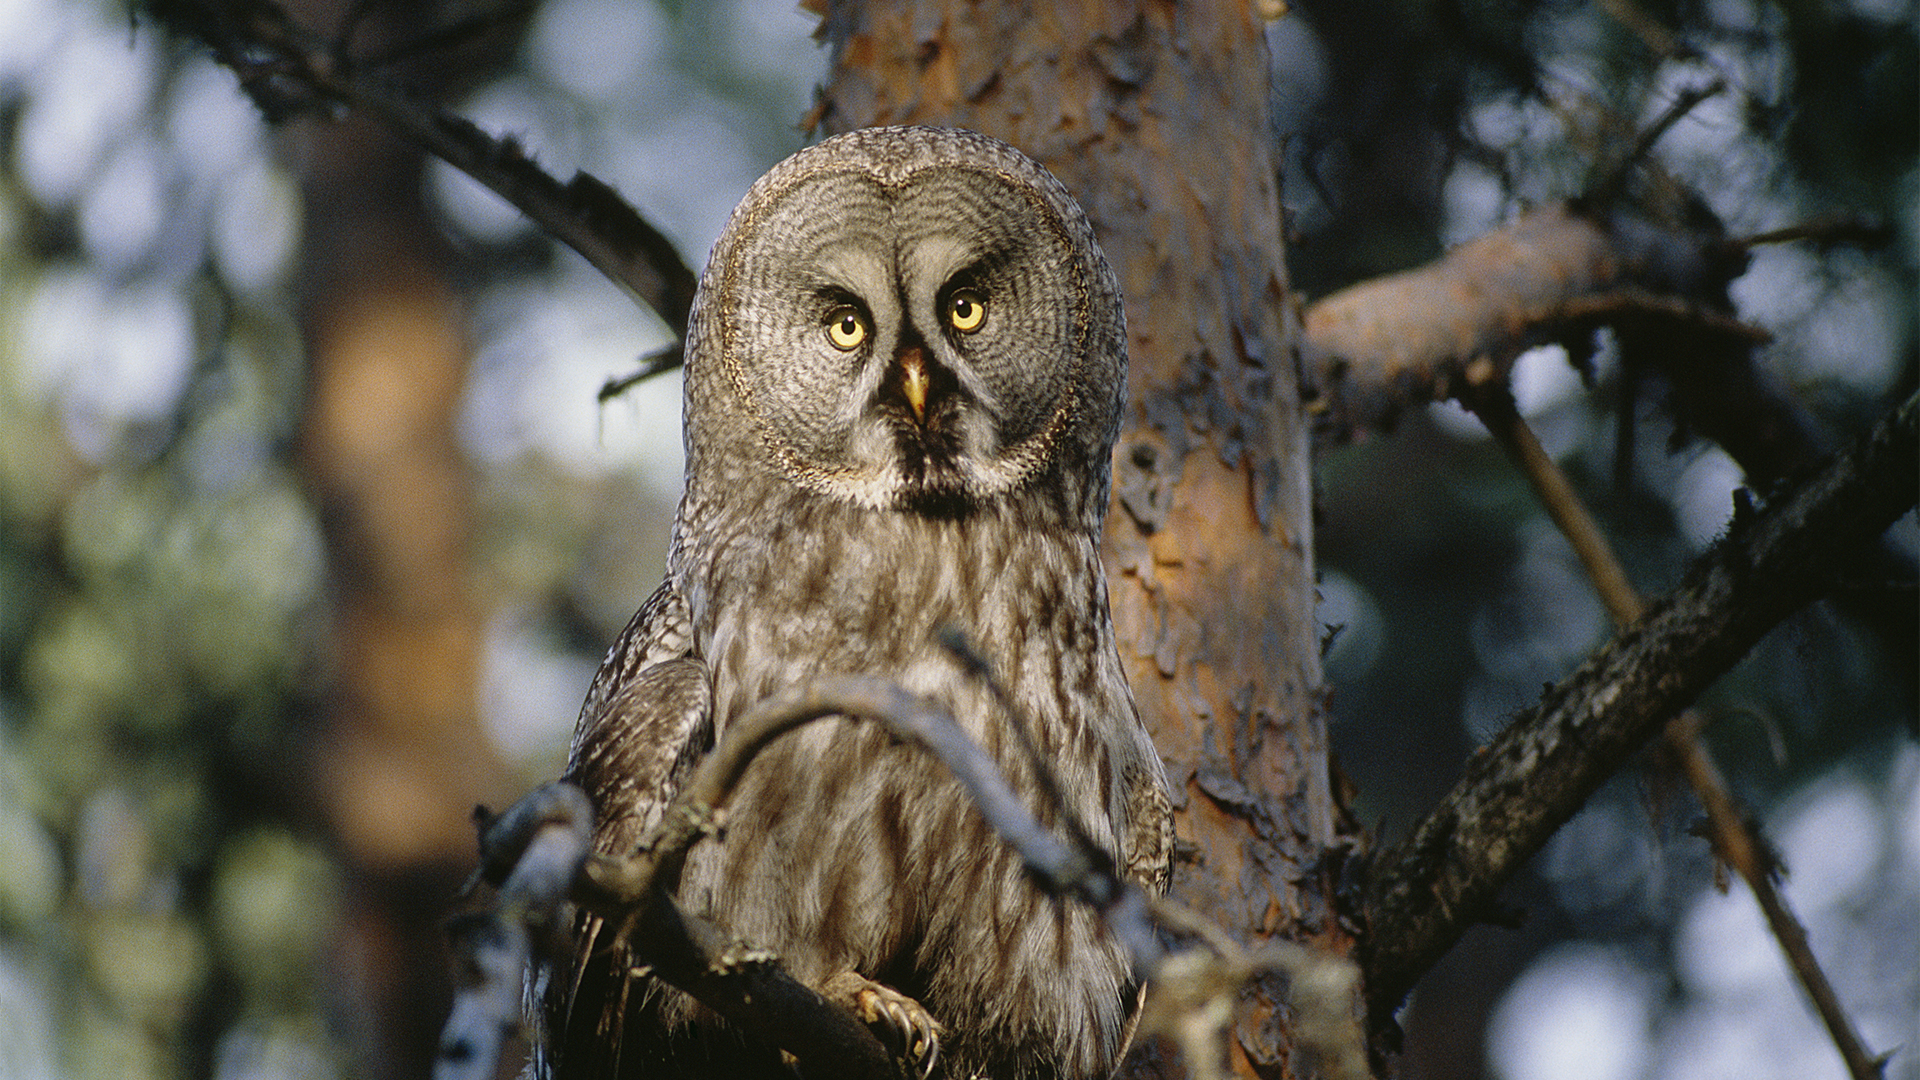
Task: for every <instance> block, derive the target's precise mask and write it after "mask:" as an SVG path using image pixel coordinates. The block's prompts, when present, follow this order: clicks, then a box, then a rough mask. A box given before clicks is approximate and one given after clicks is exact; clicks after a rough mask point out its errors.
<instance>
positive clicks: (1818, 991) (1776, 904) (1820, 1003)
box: [1467, 385, 1881, 1080]
mask: <svg viewBox="0 0 1920 1080" xmlns="http://www.w3.org/2000/svg"><path fill="white" fill-rule="evenodd" d="M1467 404H1468V407H1469V408H1471V409H1472V410H1473V411H1474V413H1475V414H1476V415H1478V416H1479V417H1480V419H1481V422H1483V423H1485V424H1486V425H1487V430H1489V431H1490V432H1492V433H1493V437H1494V439H1495V440H1496V441H1498V442H1499V443H1500V444H1501V445H1502V446H1504V447H1505V448H1506V450H1507V453H1508V454H1509V455H1510V456H1512V457H1513V459H1514V461H1515V463H1516V464H1518V465H1519V466H1520V470H1521V471H1522V472H1523V473H1525V474H1526V477H1527V480H1528V482H1529V483H1530V484H1531V485H1532V486H1533V490H1534V494H1535V495H1537V496H1538V497H1539V499H1540V501H1541V502H1542V503H1543V504H1545V506H1546V508H1547V513H1548V515H1549V516H1550V517H1552V518H1553V521H1554V524H1555V525H1557V526H1559V528H1560V532H1561V533H1562V534H1563V535H1564V536H1566V538H1567V541H1568V543H1570V544H1571V545H1572V546H1573V550H1574V553H1575V554H1576V555H1577V556H1578V557H1579V559H1580V562H1581V564H1582V565H1584V566H1585V567H1586V570H1587V577H1588V578H1589V579H1591V580H1592V582H1593V586H1594V591H1595V592H1598V593H1599V594H1600V599H1601V602H1602V603H1603V604H1605V605H1606V608H1607V612H1608V613H1609V614H1610V615H1612V617H1613V621H1614V623H1615V625H1617V626H1622V627H1624V626H1626V625H1627V624H1629V623H1632V622H1633V621H1634V620H1635V619H1638V618H1639V617H1640V615H1641V613H1642V612H1643V611H1644V610H1645V604H1644V603H1643V602H1642V601H1641V599H1640V596H1639V594H1638V593H1636V592H1635V591H1634V589H1633V585H1632V584H1631V583H1630V582H1629V581H1628V580H1627V572H1626V568H1625V567H1623V566H1622V565H1621V564H1620V560H1619V559H1618V558H1616V557H1615V556H1614V553H1613V546H1612V545H1611V544H1609V543H1607V538H1606V535H1605V534H1604V533H1602V532H1601V531H1600V525H1599V523H1598V522H1596V521H1595V520H1594V519H1593V515H1592V514H1590V513H1588V512H1587V507H1586V504H1585V503H1584V502H1582V501H1581V500H1580V497H1579V495H1577V494H1576V493H1575V492H1574V490H1573V485H1572V484H1571V483H1570V482H1569V481H1568V480H1567V476H1566V474H1565V473H1563V472H1561V471H1560V467H1559V466H1558V465H1556V464H1554V461H1553V459H1552V458H1551V457H1549V456H1548V455H1547V452H1546V451H1545V450H1544V449H1543V448H1542V447H1541V445H1540V440H1539V439H1538V438H1536V437H1535V436H1534V433H1533V428H1532V427H1530V426H1529V425H1528V424H1527V421H1526V418H1524V417H1522V416H1521V415H1520V412H1519V410H1518V409H1516V408H1515V407H1514V402H1513V395H1512V394H1511V393H1510V392H1509V391H1508V389H1507V387H1506V386H1504V385H1500V386H1486V387H1480V388H1478V389H1477V391H1476V392H1475V393H1473V394H1470V395H1468V397H1467ZM1664 743H1665V746H1666V748H1667V750H1668V752H1669V753H1670V754H1671V755H1672V756H1673V757H1674V758H1675V759H1676V760H1677V761H1678V762H1679V764H1680V768H1681V771H1682V772H1683V773H1684V774H1685V775H1686V777H1687V782H1688V783H1689V784H1691V785H1692V786H1693V790H1694V793H1695V794H1696V795H1698V796H1699V798H1700V805H1701V806H1702V807H1703V808H1704V809H1705V810H1706V812H1707V824H1708V829H1709V833H1708V836H1709V840H1710V842H1711V843H1712V845H1713V851H1714V854H1715V855H1716V856H1717V857H1718V858H1719V859H1720V861H1721V862H1723V863H1725V864H1726V865H1729V866H1731V867H1733V868H1734V870H1735V871H1736V872H1737V873H1738V874H1739V875H1740V876H1741V878H1742V879H1744V880H1745V881H1746V883H1747V887H1748V889H1750V890H1751V891H1752V892H1753V897H1754V900H1755V901H1756V902H1757V903H1758V904H1759V905H1760V910H1761V911H1762V912H1763V913H1765V915H1766V918H1767V925H1768V926H1769V927H1770V928H1772V930H1773V936H1774V939H1775V940H1777V941H1778V942H1779V943H1780V949H1781V951H1782V952H1784V953H1785V954H1786V957H1787V963H1788V964H1789V966H1790V967H1791V968H1792V969H1793V972H1794V976H1795V977H1796V978H1797V979H1799V981H1800V985H1801V987H1802V988H1804V989H1805V990H1806V992H1807V996H1808V998H1810V999H1811V1000H1812V1002H1813V1005H1814V1009H1815V1011H1816V1012H1818V1013H1819V1014H1820V1019H1821V1021H1822V1022H1823V1023H1825V1024H1826V1026H1827V1031H1828V1034H1829V1035H1830V1036H1831V1037H1832V1039H1833V1042H1834V1045H1835V1047H1837V1048H1838V1049H1839V1051H1840V1057H1841V1059H1842V1060H1844V1061H1845V1062H1846V1065H1847V1070H1848V1072H1849V1073H1850V1074H1851V1075H1852V1076H1853V1080H1877V1078H1878V1077H1879V1076H1880V1074H1881V1069H1880V1062H1879V1061H1878V1060H1877V1059H1875V1058H1874V1056H1873V1055H1872V1054H1869V1053H1868V1052H1867V1050H1866V1047H1865V1045H1864V1044H1862V1042H1861V1041H1860V1035H1859V1033H1858V1032H1857V1031H1855V1030H1854V1026H1853V1021H1852V1020H1851V1019H1850V1018H1849V1017H1848V1016H1847V1014H1846V1011H1845V1010H1844V1009H1843V1008H1842V1007H1841V1005H1840V998H1839V995H1837V994H1835V993H1834V991H1833V984H1832V982H1830V981H1829V980H1828V979H1827V975H1826V972H1825V971H1824V970H1822V969H1821V967H1820V962H1819V960H1818V959H1817V958H1816V957H1815V956H1814V955H1813V949H1812V948H1811V947H1810V946H1809V945H1808V944H1807V931H1806V928H1805V927H1803V926H1802V925H1801V924H1800V920H1799V919H1797V918H1795V917H1794V914H1793V910H1792V909H1791V908H1790V907H1788V905H1787V901H1786V898H1785V897H1783V896H1781V895H1780V890H1779V889H1778V888H1777V887H1776V886H1775V884H1774V876H1775V870H1776V867H1775V866H1774V864H1773V860H1772V858H1771V856H1770V854H1768V850H1767V846H1766V844H1764V843H1763V842H1762V841H1761V840H1760V837H1759V836H1758V835H1756V833H1755V831H1754V828H1753V826H1752V824H1751V823H1749V822H1748V820H1747V817H1746V815H1745V814H1744V813H1742V812H1741V810H1740V807H1739V804H1738V801H1737V800H1735V798H1734V796H1733V793H1732V792H1730V791H1728V790H1727V785H1726V783H1725V781H1723V780H1722V779H1721V778H1720V770H1719V769H1718V768H1716V767H1715V766H1714V763H1713V756H1712V755H1711V754H1710V753H1709V752H1708V751H1707V748H1706V746H1705V745H1703V744H1702V743H1701V741H1700V720H1699V718H1698V716H1697V715H1696V714H1695V713H1694V712H1693V711H1692V710H1691V709H1689V710H1687V711H1686V712H1683V713H1681V714H1680V715H1679V716H1676V717H1674V719H1673V720H1672V721H1671V722H1669V723H1668V724H1667V727H1666V732H1665V735H1664Z"/></svg>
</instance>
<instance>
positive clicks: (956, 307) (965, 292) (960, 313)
mask: <svg viewBox="0 0 1920 1080" xmlns="http://www.w3.org/2000/svg"><path fill="white" fill-rule="evenodd" d="M947 321H948V322H949V323H951V324H953V328H954V329H955V330H958V331H960V332H961V333H963V334H971V333H973V332H974V331H975V330H978V329H980V324H981V323H983V322H986V321H987V298H986V297H984V296H981V295H980V294H979V293H977V292H974V291H973V290H972V289H961V290H959V291H958V292H956V293H954V294H953V296H952V297H951V298H950V299H949V300H948V301H947Z"/></svg>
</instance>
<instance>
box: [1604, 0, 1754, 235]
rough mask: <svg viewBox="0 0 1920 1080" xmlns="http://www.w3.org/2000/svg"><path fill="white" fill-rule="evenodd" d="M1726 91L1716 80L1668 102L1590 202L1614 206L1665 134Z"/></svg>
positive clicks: (1688, 90)
mask: <svg viewBox="0 0 1920 1080" xmlns="http://www.w3.org/2000/svg"><path fill="white" fill-rule="evenodd" d="M1621 6H1623V7H1624V6H1626V4H1625V3H1624V0H1622V2H1621ZM1614 14H1615V16H1616V17H1619V15H1620V13H1619V12H1618V11H1615V12H1614ZM1648 22H1649V24H1651V20H1648ZM1726 88H1727V83H1726V80H1725V79H1714V80H1713V81H1712V82H1709V83H1707V84H1706V85H1705V86H1694V87H1688V88H1687V89H1685V90H1682V91H1680V93H1679V94H1678V95H1676V96H1675V97H1674V99H1673V100H1672V101H1671V102H1668V103H1667V107H1666V108H1665V109H1664V110H1662V111H1661V113H1660V115H1659V117H1658V118H1656V119H1655V120H1654V122H1653V123H1651V124H1649V125H1647V127H1646V129H1645V130H1644V131H1642V132H1640V135H1639V137H1638V138H1636V139H1634V141H1633V146H1632V147H1630V148H1628V150H1627V152H1626V153H1625V154H1624V155H1622V156H1621V158H1620V160H1618V161H1616V162H1614V163H1613V165H1612V167H1611V168H1609V169H1608V170H1607V173H1606V175H1605V176H1604V177H1603V178H1602V179H1601V180H1600V182H1599V183H1597V184H1595V185H1594V186H1593V189H1592V190H1591V191H1590V192H1588V194H1587V201H1589V202H1591V203H1593V204H1594V205H1596V206H1606V205H1608V204H1609V203H1611V202H1612V201H1613V200H1614V199H1615V198H1617V197H1618V196H1619V194H1620V192H1621V190H1622V189H1623V188H1625V187H1626V183H1627V178H1628V177H1629V176H1631V175H1632V174H1633V170H1634V169H1635V168H1637V167H1639V165H1640V163H1641V162H1642V161H1645V160H1646V157H1647V155H1648V154H1650V153H1652V152H1653V144H1654V143H1657V142H1659V141H1660V137H1661V136H1662V135H1665V134H1666V133H1667V132H1668V131H1669V130H1671V129H1672V127H1673V125H1675V124H1677V123H1679V122H1680V119H1681V117H1684V116H1686V115H1687V114H1688V113H1690V112H1692V111H1693V110H1694V109H1695V108H1696V107H1697V106H1698V105H1699V104H1700V103H1701V102H1703V101H1705V100H1707V99H1708V98H1710V97H1713V96H1714V95H1716V94H1718V93H1720V92H1721V91H1723V90H1725V89H1726Z"/></svg>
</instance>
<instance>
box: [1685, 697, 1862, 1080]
mask: <svg viewBox="0 0 1920 1080" xmlns="http://www.w3.org/2000/svg"><path fill="white" fill-rule="evenodd" d="M1666 742H1667V747H1668V749H1669V750H1671V751H1672V752H1673V754H1674V756H1675V757H1677V758H1678V759H1679V761H1680V768H1681V770H1682V771H1683V772H1685V773H1686V774H1687V780H1688V782H1690V783H1691V784H1692V785H1693V790H1694V791H1696V792H1698V793H1699V795H1700V803H1701V805H1702V806H1703V807H1705V808H1706V811H1707V828H1708V830H1709V835H1710V836H1711V837H1712V840H1713V850H1714V853H1715V854H1716V855H1718V856H1719V857H1720V860H1721V861H1722V862H1724V863H1726V864H1727V865H1729V866H1731V867H1733V869H1734V871H1735V872H1737V873H1738V874H1739V875H1740V877H1741V879H1742V880H1744V881H1745V882H1746V883H1747V888H1748V889H1750V890H1752V892H1753V898H1754V900H1755V901H1757V902H1758V903H1759V905H1760V910H1761V912H1762V913H1763V914H1765V915H1766V917H1767V926H1768V928H1770V929H1771V930H1772V931H1773V936H1774V939H1775V940H1777V941H1778V942H1780V950H1781V951H1782V952H1784V953H1786V956H1787V963H1788V965H1789V966H1791V967H1792V968H1793V973H1794V976H1795V977H1796V978H1798V979H1799V980H1800V985H1801V987H1802V988H1804V989H1805V990H1806V992H1807V997H1809V998H1810V999H1812V1001H1813V1007H1814V1011H1815V1012H1817V1013H1819V1014H1820V1021H1821V1022H1822V1023H1824V1024H1825V1025H1826V1027H1827V1034H1828V1036H1829V1037H1830V1038H1831V1039H1833V1044H1834V1046H1835V1047H1837V1048H1838V1049H1839V1051H1840V1057H1841V1058H1842V1059H1843V1060H1844V1061H1845V1062H1846V1065H1847V1073H1848V1074H1849V1075H1850V1076H1852V1077H1853V1080H1880V1078H1881V1077H1882V1076H1883V1075H1884V1074H1885V1065H1886V1060H1885V1058H1881V1057H1875V1056H1874V1055H1873V1054H1871V1053H1868V1052H1867V1048H1866V1046H1865V1044H1864V1043H1862V1042H1861V1039H1860V1033H1859V1032H1858V1031H1857V1030H1856V1029H1855V1028H1854V1026H1853V1021H1852V1019H1851V1018H1850V1017H1848V1016H1847V1012H1846V1009H1845V1008H1844V1007H1843V1006H1842V1005H1841V1004H1840V996H1839V995H1838V994H1836V993H1834V990H1833V983H1832V982H1831V981H1829V980H1828V979H1827V974H1826V972H1825V971H1824V970H1822V969H1821V967H1820V961H1819V960H1818V959H1816V958H1815V957H1814V955H1813V947H1812V946H1811V945H1809V944H1808V942H1807V931H1806V927H1804V926H1802V925H1801V924H1800V920H1799V919H1798V918H1796V917H1795V916H1794V914H1793V910H1792V909H1791V908H1789V907H1788V906H1787V899H1786V897H1784V896H1782V895H1780V889H1779V887H1778V886H1777V885H1776V884H1775V883H1774V879H1775V866H1774V862H1773V859H1772V857H1771V854H1770V853H1769V851H1768V848H1767V846H1766V845H1765V844H1763V843H1761V842H1760V839H1759V838H1758V837H1756V836H1755V835H1754V834H1753V831H1752V829H1751V827H1750V826H1749V825H1748V824H1747V819H1746V816H1745V815H1744V814H1742V813H1741V811H1740V807H1739V804H1738V803H1737V802H1736V801H1735V799H1734V797H1733V795H1732V793H1731V792H1729V791H1728V790H1727V786H1726V783H1725V782H1724V781H1723V780H1721V778H1720V770H1719V769H1717V768H1715V767H1714V764H1713V758H1712V757H1711V756H1710V755H1709V754H1708V753H1707V748H1706V746H1705V744H1703V743H1702V742H1701V741H1700V733H1699V722H1698V720H1697V719H1696V718H1695V717H1694V716H1693V715H1692V714H1691V713H1687V714H1682V715H1681V716H1680V717H1678V718H1676V719H1675V720H1674V722H1673V723H1672V724H1669V725H1668V726H1667V733H1666Z"/></svg>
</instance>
